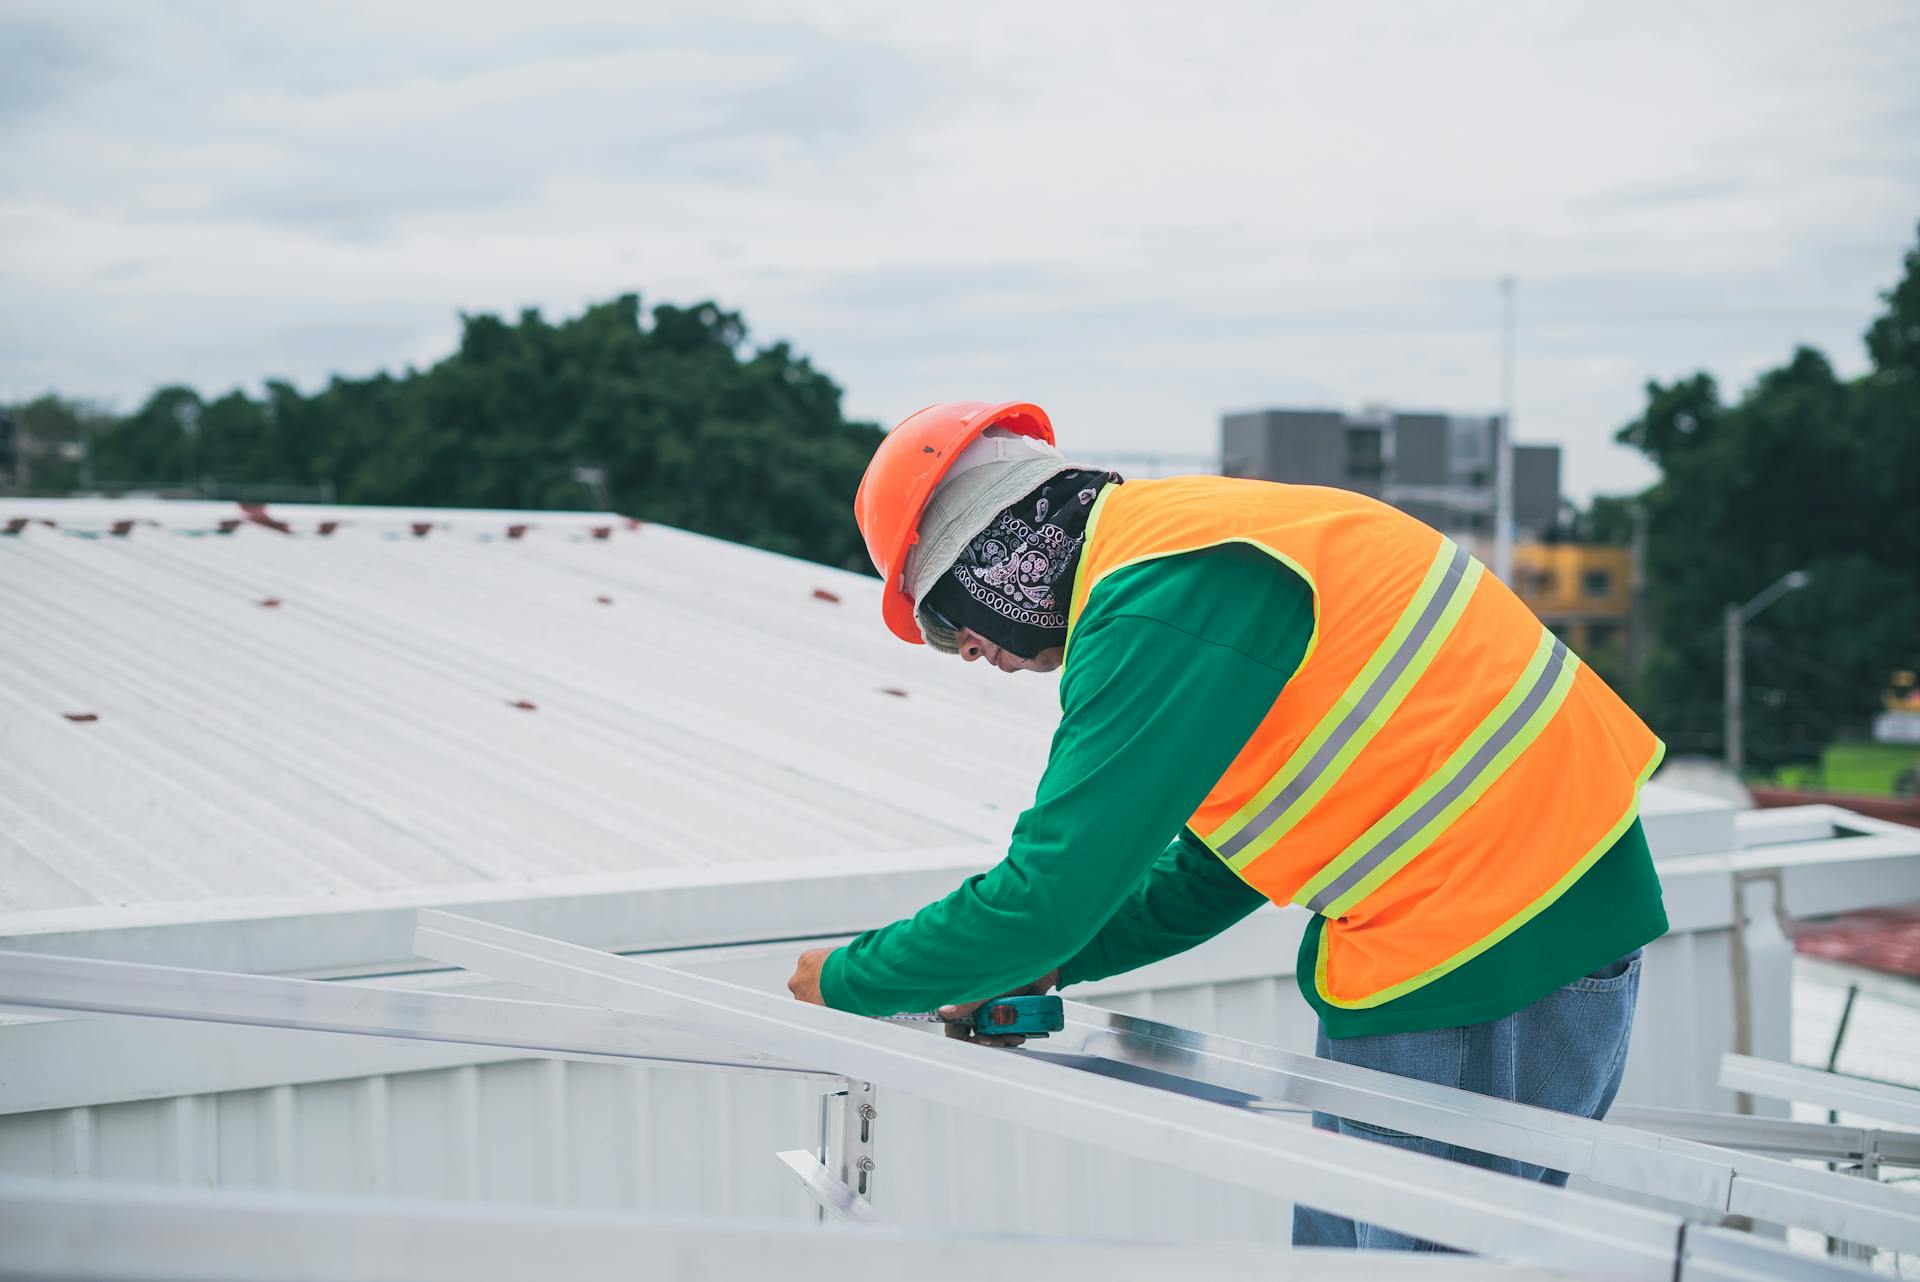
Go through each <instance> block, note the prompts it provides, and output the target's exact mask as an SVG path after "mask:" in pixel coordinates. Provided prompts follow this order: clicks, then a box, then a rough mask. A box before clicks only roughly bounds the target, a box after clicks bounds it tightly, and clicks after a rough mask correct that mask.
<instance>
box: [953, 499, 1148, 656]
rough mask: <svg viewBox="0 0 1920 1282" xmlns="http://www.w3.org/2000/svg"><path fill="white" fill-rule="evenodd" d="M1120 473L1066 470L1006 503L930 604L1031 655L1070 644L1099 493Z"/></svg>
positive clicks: (958, 623)
mask: <svg viewBox="0 0 1920 1282" xmlns="http://www.w3.org/2000/svg"><path fill="white" fill-rule="evenodd" d="M1119 480H1120V477H1119V476H1117V475H1116V474H1114V473H1112V472H1092V471H1073V472H1062V473H1060V474H1059V475H1058V476H1056V477H1054V478H1053V479H1052V480H1050V481H1048V482H1047V483H1046V484H1045V485H1042V486H1041V487H1040V488H1039V489H1037V490H1035V491H1034V492H1033V493H1031V494H1029V495H1027V496H1026V497H1025V498H1023V499H1021V500H1020V501H1019V502H1018V503H1015V504H1013V505H1012V506H1011V507H1008V508H1006V509H1004V510H1002V511H1001V513H1000V514H999V515H998V516H996V517H994V518H993V520H992V521H991V522H990V523H989V524H988V525H987V528H986V529H984V530H982V531H981V532H980V533H979V534H977V535H975V536H974V538H973V540H972V541H971V542H969V543H968V544H967V547H966V550H965V551H963V552H962V553H961V554H960V559H959V560H958V561H955V562H954V565H953V568H952V569H951V570H949V571H947V573H945V574H943V575H941V576H940V578H939V580H938V581H936V582H935V583H934V585H933V588H932V590H931V591H929V592H928V593H927V596H926V600H925V605H926V606H928V607H930V608H931V609H932V610H933V611H934V612H935V613H936V614H938V615H939V616H940V617H941V618H943V619H945V620H946V621H947V622H949V623H951V624H952V625H953V626H954V628H955V630H956V631H957V630H958V629H960V628H967V629H970V630H972V631H973V632H975V633H978V634H979V635H980V636H983V637H985V638H986V639H987V640H989V641H991V642H993V643H994V644H995V645H998V646H1000V647H1002V648H1003V649H1005V650H1008V651H1009V652H1011V653H1013V654H1016V655H1019V656H1020V657H1021V658H1023V659H1031V658H1032V657H1033V656H1035V655H1036V654H1039V653H1040V652H1041V651H1042V650H1045V649H1048V648H1049V647H1052V646H1057V645H1065V644H1066V640H1067V602H1068V599H1069V598H1070V596H1071V594H1072V585H1073V571H1074V569H1075V568H1076V567H1077V566H1078V565H1079V562H1080V546H1081V544H1082V543H1084V542H1085V541H1086V537H1087V514H1088V512H1089V511H1090V510H1091V509H1092V507H1093V500H1094V499H1095V498H1096V497H1098V495H1099V493H1100V491H1101V490H1102V489H1104V488H1106V487H1107V486H1108V485H1111V484H1116V483H1118V482H1119Z"/></svg>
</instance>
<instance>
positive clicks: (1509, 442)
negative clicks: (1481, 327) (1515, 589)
mask: <svg viewBox="0 0 1920 1282" xmlns="http://www.w3.org/2000/svg"><path fill="white" fill-rule="evenodd" d="M1513 284H1514V281H1513V277H1511V276H1502V277H1501V278H1500V295H1501V299H1502V303H1503V307H1502V318H1501V325H1500V425H1499V428H1498V429H1497V430H1496V431H1495V432H1494V436H1493V573H1494V577H1495V578H1497V579H1499V580H1500V581H1501V582H1502V583H1512V582H1513V344H1514V333H1513V331H1514V315H1513Z"/></svg>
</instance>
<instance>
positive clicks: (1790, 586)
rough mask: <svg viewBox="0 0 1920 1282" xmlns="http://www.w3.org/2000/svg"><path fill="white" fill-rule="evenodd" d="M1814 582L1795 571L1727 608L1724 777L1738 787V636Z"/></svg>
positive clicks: (1741, 760) (1741, 753)
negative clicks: (1788, 596) (1749, 623)
mask: <svg viewBox="0 0 1920 1282" xmlns="http://www.w3.org/2000/svg"><path fill="white" fill-rule="evenodd" d="M1812 581H1813V576H1812V575H1810V574H1808V573H1807V572H1806V571H1805V570H1795V571H1794V572H1793V573H1791V574H1784V575H1782V576H1780V578H1779V579H1777V580H1775V581H1774V582H1773V583H1772V584H1771V585H1769V586H1768V587H1767V589H1766V590H1765V591H1763V592H1761V593H1760V594H1759V595H1757V596H1755V597H1754V598H1753V599H1752V600H1751V601H1748V602H1747V603H1746V604H1745V605H1733V604H1731V603H1729V604H1728V606H1727V665H1726V666H1727V685H1726V720H1727V724H1726V740H1727V742H1726V756H1727V773H1728V774H1730V775H1732V776H1733V778H1734V781H1735V782H1736V783H1737V782H1739V779H1740V772H1741V770H1742V769H1744V768H1745V766H1746V752H1745V744H1744V741H1743V739H1742V737H1741V736H1742V735H1744V734H1745V732H1746V727H1745V725H1744V724H1743V720H1744V718H1743V717H1742V715H1741V714H1742V712H1743V709H1742V707H1741V671H1740V669H1741V665H1742V652H1743V646H1742V644H1741V641H1742V637H1741V633H1742V632H1743V630H1744V629H1745V628H1746V625H1747V620H1749V619H1751V618H1752V617H1753V616H1754V615H1756V614H1758V613H1760V611H1762V610H1764V609H1766V608H1767V607H1768V606H1770V605H1772V604H1773V603H1774V602H1775V601H1778V600H1779V599H1780V598H1781V597H1783V596H1785V595H1786V594H1787V593H1789V592H1791V591H1793V590H1794V589H1795V588H1804V587H1806V586H1807V584H1809V583H1811V582H1812Z"/></svg>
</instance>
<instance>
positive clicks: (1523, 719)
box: [788, 402, 1667, 1249]
mask: <svg viewBox="0 0 1920 1282" xmlns="http://www.w3.org/2000/svg"><path fill="white" fill-rule="evenodd" d="M854 509H855V514H856V516H857V518H858V520H859V523H860V529H861V532H862V534H863V535H864V536H865V539H866V544H867V550H868V552H869V553H870V554H871V555H872V557H873V563H874V566H875V568H877V569H878V570H879V572H880V577H881V580H882V582H883V585H884V587H883V597H882V611H881V612H882V615H883V617H884V619H885V621H886V624H887V626H888V627H889V628H890V629H892V631H893V632H894V633H895V634H896V635H897V636H899V637H900V638H901V639H902V640H904V641H909V642H914V643H921V642H924V643H926V644H929V645H932V646H933V647H934V648H935V649H938V650H942V651H945V652H947V653H950V654H958V655H959V656H960V657H962V658H963V659H966V660H968V661H969V662H972V661H974V660H981V659H984V660H986V661H987V662H989V663H991V664H993V666H995V667H997V668H999V669H1001V670H1002V671H1004V672H1019V671H1035V672H1047V671H1052V670H1053V669H1055V668H1060V669H1062V672H1061V677H1060V704H1061V710H1062V712H1061V718H1060V723H1059V727H1058V729H1057V730H1056V731H1055V733H1054V737H1053V745H1052V751H1051V755H1050V757H1049V760H1048V763H1047V769H1046V772H1045V774H1044V775H1043V776H1042V777H1041V779H1040V782H1039V786H1038V789H1037V793H1036V796H1035V799H1034V803H1033V805H1032V806H1031V807H1030V808H1029V809H1028V810H1027V811H1026V812H1025V813H1024V814H1022V815H1021V816H1020V819H1019V821H1018V823H1017V824H1016V825H1015V826H1014V830H1013V837H1012V842H1011V845H1010V847H1009V849H1008V852H1007V855H1006V857H1005V858H1004V859H1003V860H1002V861H1001V862H1000V863H999V864H998V865H996V866H995V867H994V868H993V869H991V870H990V871H988V872H985V873H982V874H980V875H978V876H974V877H970V878H968V879H967V881H966V882H965V883H964V884H963V885H962V886H960V887H959V888H958V889H957V890H955V891H954V892H953V893H952V894H950V895H948V896H947V897H946V898H944V899H942V900H940V901H939V902H937V903H934V904H930V905H928V906H927V907H925V908H923V909H921V910H920V911H919V912H918V913H916V914H915V915H914V916H913V917H912V918H910V919H908V920H905V921H900V922H895V923H894V924H892V925H890V926H887V927H884V928H882V929H879V930H871V931H868V932H867V933H865V934H863V935H860V936H859V937H858V938H856V939H854V940H853V941H852V942H851V943H848V944H846V945H844V946H843V947H840V948H836V949H831V950H828V949H815V950H812V951H810V952H808V953H806V954H804V955H803V956H802V957H801V958H800V961H799V965H798V968H797V969H796V971H795V973H794V975H793V978H792V979H791V980H790V981H789V985H788V986H789V988H790V989H791V990H792V992H793V993H794V995H795V996H796V997H798V998H800V999H801V1000H804V1001H811V1002H819V1003H823V1004H825V1005H829V1006H834V1007H837V1008H839V1009H841V1010H847V1011H853V1012H856V1013H859V1014H865V1015H886V1014H892V1013H894V1012H898V1011H903V1010H926V1009H930V1008H937V1009H939V1011H940V1013H941V1015H942V1016H943V1017H951V1018H954V1019H956V1020H957V1019H959V1018H961V1017H963V1016H964V1015H966V1014H967V1013H969V1012H970V1011H971V1010H972V1009H973V1007H974V1006H976V1005H977V1004H978V1003H979V1002H980V1001H981V1000H983V999H986V998H991V997H995V996H999V995H1002V994H1006V993H1013V992H1028V993H1033V992H1045V991H1047V990H1048V989H1050V988H1052V987H1055V986H1061V987H1064V986H1066V985H1069V984H1074V983H1080V982H1083V981H1087V980H1094V979H1100V978H1103V977H1105V976H1108V975H1114V974H1118V973H1121V972H1124V971H1129V970H1132V969H1135V968H1136V967H1139V966H1144V965H1146V964H1148V963H1150V962H1155V961H1159V960H1161V959H1162V958H1165V957H1168V956H1171V955H1173V954H1175V953H1179V952H1182V951H1184V950H1186V949H1188V948H1192V947H1193V946H1194V945H1196V944H1200V943H1203V942H1204V941H1206V940H1208V939H1211V938H1212V937H1213V936H1215V935H1217V934H1219V933H1220V932H1221V931H1223V930H1225V929H1227V928H1228V927H1229V926H1232V925H1233V924H1234V923H1235V922H1237V921H1239V920H1240V919H1241V918H1243V917H1245V916H1246V915H1247V914H1248V913H1250V912H1252V911H1253V910H1254V909H1256V908H1258V907H1260V906H1261V905H1262V904H1265V903H1268V902H1273V903H1277V904H1298V905H1300V906H1302V907H1304V908H1306V909H1308V910H1309V912H1310V914H1311V915H1310V916H1309V917H1308V919H1307V924H1306V930H1305V933H1304V935H1303V937H1302V939H1301V942H1300V951H1299V957H1298V964H1297V968H1296V974H1297V976H1298V980H1299V985H1300V991H1301V993H1302V995H1303V996H1304V997H1305V998H1306V1000H1307V1002H1308V1003H1309V1004H1310V1005H1311V1006H1312V1008H1313V1009H1314V1011H1315V1012H1316V1013H1317V1014H1318V1016H1319V1020H1320V1031H1319V1037H1318V1046H1317V1049H1318V1053H1319V1054H1321V1055H1322V1056H1325V1057H1327V1058H1330V1059H1334V1060H1338V1061H1340V1062H1342V1063H1348V1064H1359V1065H1363V1066H1365V1067H1367V1068H1374V1069H1380V1070H1384V1071H1386V1072H1390V1073H1398V1074H1401V1075H1403V1076H1408V1077H1416V1078H1419V1079H1421V1080H1424V1081H1430V1082H1438V1083H1441V1084H1443V1085H1447V1086H1454V1087H1463V1088H1465V1089H1468V1090H1473V1091H1478V1092H1480V1093H1482V1094H1486V1095H1492V1096H1495V1097H1498V1098H1501V1099H1509V1100H1517V1101H1520V1102H1522V1103H1527V1104H1535V1105H1540V1106H1544V1107H1547V1108H1554V1109H1559V1110H1561V1111H1563V1112H1568V1113H1577V1114H1581V1115H1583V1116H1586V1117H1600V1116H1602V1115H1604V1113H1605V1112H1606V1110H1607V1107H1608V1106H1609V1104H1611V1102H1612V1100H1613V1096H1614V1093H1615V1091H1616V1090H1617V1088H1618V1086H1619V1082H1620V1076H1621V1072H1622V1068H1623V1065H1624V1063H1625V1060H1626V1051H1627V1039H1628V1032H1629V1029H1630V1026H1631V1024H1632V1021H1633V1009H1634V1002H1635V997H1636V994H1637V991H1638V984H1639V969H1640V949H1641V948H1642V946H1643V945H1645V944H1646V943H1648V942H1649V941H1650V940H1653V939H1656V938H1658V937H1659V936H1660V935H1661V934H1663V933H1664V932H1665V930H1666V926H1667V922H1666V913H1665V910H1664V907H1663V905H1662V902H1661V895H1660V883H1659V879H1658V878H1657V877H1656V876H1655V873H1654V869H1653V862H1652V858H1651V856H1650V855H1649V853H1648V850H1647V841H1646V836H1645V834H1644V833H1643V832H1642V830H1641V825H1640V822H1639V818H1638V810H1639V790H1640V785H1641V784H1642V783H1643V782H1644V781H1645V779H1646V778H1647V776H1648V775H1649V774H1651V773H1652V772H1653V769H1654V767H1655V766H1656V765H1657V764H1658V762H1659V760H1660V754H1661V751H1662V748H1661V744H1660V742H1659V740H1658V739H1656V738H1655V737H1654V735H1653V734H1652V733H1651V732H1650V731H1649V730H1648V729H1647V727H1646V726H1645V725H1643V724H1642V723H1641V721H1640V719H1639V718H1638V717H1636V716H1635V715H1634V714H1633V712H1632V711H1631V710H1630V709H1629V708H1628V707H1627V706H1626V705H1625V704H1624V703H1623V702H1622V701H1621V700H1620V699H1619V697H1618V696H1617V695H1615V694H1614V692H1613V691H1612V690H1611V689H1609V688H1608V687H1607V685H1606V684H1605V683H1604V682H1603V681H1601V680H1600V678H1599V677H1597V676H1596V675H1594V673H1593V670H1592V669H1590V668H1588V667H1587V666H1586V665H1585V664H1583V663H1581V662H1580V660H1579V658H1578V657H1576V656H1575V655H1573V654H1572V653H1570V652H1569V651H1568V650H1567V648H1566V647H1565V646H1564V645H1562V644H1561V643H1560V642H1559V641H1558V640H1556V639H1555V637H1554V636H1553V634H1552V633H1551V632H1549V631H1548V630H1547V629H1546V628H1545V627H1544V626H1542V624H1541V623H1540V621H1539V620H1538V619H1537V618H1535V617H1534V615H1533V614H1532V613H1531V612H1530V611H1529V610H1528V609H1527V607H1526V606H1525V605H1523V604H1522V603H1521V602H1520V600H1519V598H1517V597H1516V596H1515V595H1514V594H1513V593H1512V592H1511V591H1509V590H1508V589H1507V587H1506V585H1504V584H1502V583H1500V582H1499V581H1498V580H1496V579H1495V578H1494V577H1493V576H1492V575H1491V574H1489V573H1487V572H1486V571H1485V570H1484V568H1483V567H1482V566H1481V564H1480V562H1479V561H1477V560H1475V559H1474V558H1473V557H1471V556H1470V555H1468V553H1467V552H1466V551H1465V550H1464V549H1463V548H1461V547H1459V546H1458V545H1456V544H1455V543H1454V542H1453V541H1452V540H1450V539H1448V538H1446V537H1445V536H1443V535H1442V534H1440V533H1439V532H1438V531H1436V530H1434V529H1432V528H1430V527H1428V526H1426V525H1424V524H1422V523H1421V522H1419V521H1417V520H1415V519H1414V518H1412V517H1410V516H1408V515H1406V514H1405V513H1403V512H1400V511H1398V510H1397V509H1394V508H1392V507H1389V506H1387V505H1385V504H1383V503H1379V502H1376V501H1375V500H1373V499H1370V498H1367V497H1365V496H1362V495H1359V494H1353V493H1350V492H1347V491H1344V490H1335V489H1326V488H1322V487H1317V486H1296V485H1282V484H1273V483H1269V482H1265V481H1253V480H1242V479H1233V478H1227V477H1216V476H1188V477H1175V478H1172V479H1166V480H1142V481H1131V482H1124V483H1123V482H1122V480H1121V478H1120V477H1118V476H1115V475H1113V474H1111V473H1108V472H1105V471H1102V470H1099V469H1094V468H1086V467H1080V466H1077V465H1075V464H1074V463H1073V462H1071V461H1069V460H1068V459H1066V458H1064V457H1063V456H1062V455H1061V454H1059V453H1058V452H1057V451H1056V450H1055V449H1054V438H1053V428H1052V425H1051V424H1050V423H1049V421H1048V419H1047V416H1046V414H1045V413H1043V412H1042V411H1041V410H1040V409H1039V408H1037V407H1036V406H1033V405H1029V404H1022V403H1010V404H1003V405H988V404H986V403H984V402H957V403H950V404H944V405H935V406H933V407H931V408H929V409H925V410H922V411H920V412H919V413H918V414H915V415H913V416H912V417H910V418H908V419H906V420H905V421H904V422H902V423H901V424H900V425H899V426H898V427H896V428H895V429H894V430H893V432H892V433H891V434H889V435H888V436H887V437H886V439H885V440H884V441H883V442H882V444H881V446H880V448H879V450H878V451H877V452H876V453H875V455H874V457H873V460H872V462H871V463H870V464H869V465H868V468H867V472H866V476H865V477H864V478H863V479H862V481H861V484H860V490H859V493H858V496H857V497H856V498H855V500H854ZM965 1030H966V1026H965V1025H963V1024H960V1023H957V1022H956V1023H954V1024H950V1025H949V1028H948V1031H949V1033H951V1034H954V1035H962V1036H964V1035H967V1033H966V1031H965ZM1314 1124H1315V1125H1316V1126H1318V1127H1321V1128H1322V1129H1328V1130H1339V1131H1341V1132H1343V1133H1346V1134H1351V1135H1358V1136H1361V1137H1364V1138H1366V1139H1370V1140H1375V1141H1378V1142H1381V1143H1386V1144H1391V1145H1393V1146H1395V1147H1398V1148H1404V1149H1410V1150H1414V1151H1418V1152H1424V1153H1432V1154H1436V1155H1439V1156H1443V1157H1450V1158H1453V1159H1455V1160H1458V1161H1462V1162H1467V1163H1469V1164H1472V1165H1476V1166H1481V1167H1486V1168H1489V1169H1493V1170H1500V1171H1507V1172H1510V1173H1513V1174H1515V1175H1518V1176H1520V1177H1522V1178H1526V1179H1532V1180H1539V1181H1543V1182H1547V1183H1553V1184H1561V1183H1564V1182H1565V1179H1566V1176H1565V1175H1564V1174H1563V1173H1561V1172H1556V1171H1547V1170H1543V1169H1541V1168H1539V1167H1535V1166H1529V1165H1526V1164H1524V1163H1520V1162H1514V1161H1509V1160H1506V1159H1500V1158H1493V1157H1487V1156H1485V1155H1481V1154H1474V1153H1468V1152H1465V1151H1462V1150H1458V1149H1456V1148H1455V1147H1454V1146H1452V1145H1449V1144H1443V1143H1437V1142H1435V1141H1432V1140H1427V1139H1424V1138H1421V1137H1418V1136H1411V1135H1404V1134H1401V1133H1398V1132H1394V1131H1386V1130H1381V1129H1379V1128H1377V1127H1372V1126H1367V1125H1362V1124H1360V1123H1357V1122H1350V1121H1346V1120H1344V1119H1337V1118H1333V1117H1328V1116H1324V1115H1318V1114H1316V1115H1315V1118H1314ZM1294 1240H1295V1242H1296V1243H1298V1244H1301V1245H1314V1246H1350V1247H1356V1246H1357V1247H1371V1248H1400V1249H1433V1248H1432V1247H1431V1244H1429V1243H1424V1242H1421V1241H1419V1240H1417V1239H1413V1238H1409V1237H1407V1236H1405V1235H1403V1234H1398V1233H1393V1232H1389V1231H1386V1230H1383V1229H1380V1228H1378V1227H1377V1226H1373V1225H1367V1224H1356V1223H1355V1222H1353V1221H1351V1220H1347V1219H1343V1218H1341V1217H1338V1216H1332V1215H1328V1214H1325V1213H1323V1212H1320V1211H1318V1210H1314V1209H1312V1208H1310V1207H1305V1206H1302V1207H1298V1208H1296V1211H1295V1218H1294Z"/></svg>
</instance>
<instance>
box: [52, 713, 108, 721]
mask: <svg viewBox="0 0 1920 1282" xmlns="http://www.w3.org/2000/svg"><path fill="white" fill-rule="evenodd" d="M60 715H61V716H63V717H65V718H66V719H67V720H69V721H98V720H99V719H100V714H99V713H97V712H63V713H61V714H60Z"/></svg>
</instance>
